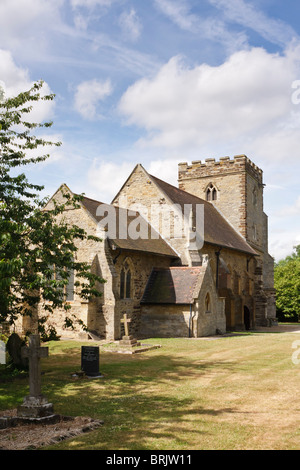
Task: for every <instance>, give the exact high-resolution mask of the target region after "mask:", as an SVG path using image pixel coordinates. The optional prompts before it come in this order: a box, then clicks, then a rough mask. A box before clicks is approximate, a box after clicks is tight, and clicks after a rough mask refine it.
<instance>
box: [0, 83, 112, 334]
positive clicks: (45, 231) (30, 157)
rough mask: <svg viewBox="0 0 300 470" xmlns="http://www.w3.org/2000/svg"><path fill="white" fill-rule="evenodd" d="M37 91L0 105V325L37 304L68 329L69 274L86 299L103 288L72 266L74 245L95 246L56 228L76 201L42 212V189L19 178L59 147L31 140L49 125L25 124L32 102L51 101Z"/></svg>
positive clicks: (79, 232) (78, 232) (85, 268)
mask: <svg viewBox="0 0 300 470" xmlns="http://www.w3.org/2000/svg"><path fill="white" fill-rule="evenodd" d="M42 87H43V82H42V81H40V82H37V83H35V84H34V85H33V87H32V88H31V89H30V90H29V91H27V92H24V93H20V94H19V95H18V96H16V97H14V98H11V99H4V100H2V101H1V102H0V322H3V321H8V322H9V323H10V324H13V323H14V322H15V320H16V319H17V318H18V316H19V315H29V316H30V315H31V314H32V311H33V309H34V308H35V307H36V306H37V304H42V305H43V307H44V309H45V310H46V311H47V312H48V314H51V313H53V311H54V309H56V308H57V307H60V308H64V309H65V312H66V320H65V323H66V326H72V324H73V320H72V318H71V316H70V315H69V308H70V307H69V305H68V303H67V302H66V298H65V295H64V290H65V286H67V284H68V279H69V275H70V272H72V271H73V270H74V271H75V272H76V279H77V281H76V282H75V289H76V292H77V293H78V294H79V295H80V296H81V297H83V298H85V299H90V298H92V297H98V296H99V295H100V293H99V290H98V289H97V283H99V282H100V283H102V282H104V281H103V279H101V278H100V277H98V276H97V275H95V274H93V273H92V272H91V266H90V265H88V264H87V263H82V262H76V261H75V256H74V255H75V253H76V251H77V248H76V241H77V240H88V239H93V240H95V241H100V240H99V239H98V238H97V237H92V236H87V234H86V232H85V231H84V230H83V229H81V228H79V227H77V226H68V225H67V224H66V223H64V222H63V220H61V221H60V222H58V217H59V216H60V215H61V214H62V213H63V212H64V210H65V208H66V205H68V206H70V204H72V205H73V207H78V203H79V201H80V196H74V197H72V196H70V195H69V194H65V201H64V203H62V204H58V203H55V204H54V207H53V208H52V209H51V210H44V208H45V205H46V203H47V201H48V199H47V198H41V196H40V194H39V193H40V192H41V191H42V190H43V189H44V188H43V186H39V185H35V184H31V183H30V182H29V181H28V179H27V177H26V176H25V174H24V173H19V171H21V170H20V167H22V166H24V165H28V164H37V163H39V162H41V161H44V160H46V159H47V158H48V157H49V155H47V154H43V152H42V151H41V150H42V149H43V147H45V146H46V145H47V146H49V145H57V146H59V145H60V143H52V142H49V141H45V140H44V139H42V138H40V137H37V136H35V135H33V131H35V133H37V132H36V131H37V130H38V129H40V128H49V127H51V125H52V122H45V123H42V124H40V123H33V122H30V120H29V119H26V118H27V116H28V117H30V112H31V111H32V109H33V105H34V104H35V103H36V102H39V101H43V100H53V99H54V95H46V96H42V93H41V91H42ZM37 150H38V153H41V154H40V155H38V156H36V153H37ZM32 151H34V152H32ZM60 218H61V217H60ZM54 271H55V273H56V275H54Z"/></svg>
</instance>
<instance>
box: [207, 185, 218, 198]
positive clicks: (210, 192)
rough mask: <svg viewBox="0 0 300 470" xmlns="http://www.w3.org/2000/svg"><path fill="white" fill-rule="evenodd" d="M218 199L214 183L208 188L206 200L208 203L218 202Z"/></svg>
mask: <svg viewBox="0 0 300 470" xmlns="http://www.w3.org/2000/svg"><path fill="white" fill-rule="evenodd" d="M217 198H218V191H217V190H216V188H215V187H214V185H213V184H212V183H210V185H209V186H208V188H207V190H206V200H207V201H216V200H217Z"/></svg>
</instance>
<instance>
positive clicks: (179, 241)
mask: <svg viewBox="0 0 300 470" xmlns="http://www.w3.org/2000/svg"><path fill="white" fill-rule="evenodd" d="M113 204H114V205H116V206H119V207H124V208H128V209H133V210H138V211H139V212H141V214H142V215H143V217H144V218H145V219H146V220H147V221H148V222H149V223H150V224H151V225H152V227H154V229H155V230H156V231H157V232H159V233H160V234H161V235H162V237H163V238H164V239H165V240H166V241H167V242H168V243H169V244H170V245H171V246H172V248H173V249H174V250H175V252H176V253H178V254H179V255H180V257H181V262H182V264H184V265H189V264H190V257H189V252H188V238H187V237H188V227H186V225H184V226H183V231H182V232H181V234H180V237H174V233H176V231H177V227H178V222H177V221H178V220H179V219H180V222H181V218H180V216H181V215H182V211H181V209H179V208H177V207H176V205H174V204H173V203H172V201H170V200H169V199H168V198H167V197H166V196H165V194H164V193H163V192H162V191H161V190H160V189H159V188H158V187H157V185H156V184H154V183H153V181H151V178H150V177H149V175H148V174H147V172H146V171H145V170H144V168H143V167H142V166H141V165H137V166H136V167H135V169H134V171H133V172H132V174H131V175H130V177H129V179H128V180H127V181H126V183H125V185H124V186H123V187H122V189H121V190H120V192H119V193H118V194H117V196H116V197H115V198H114V200H113ZM173 209H174V211H173Z"/></svg>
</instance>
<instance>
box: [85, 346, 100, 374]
mask: <svg viewBox="0 0 300 470" xmlns="http://www.w3.org/2000/svg"><path fill="white" fill-rule="evenodd" d="M81 370H82V371H83V372H84V373H85V374H86V375H87V376H88V377H102V375H101V373H100V372H99V346H81Z"/></svg>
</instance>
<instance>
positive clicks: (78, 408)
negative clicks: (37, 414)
mask: <svg viewBox="0 0 300 470" xmlns="http://www.w3.org/2000/svg"><path fill="white" fill-rule="evenodd" d="M297 340H298V341H299V343H298V344H299V345H298V348H300V335H299V334H296V333H249V334H243V335H240V336H231V337H222V338H221V337H220V338H218V339H215V338H201V339H187V338H186V339H157V338H156V339H155V340H153V339H152V340H151V339H150V340H147V341H145V343H146V342H148V343H150V344H154V343H155V344H157V343H159V344H161V346H162V347H161V348H159V349H155V350H150V351H147V352H143V353H140V354H135V355H125V354H116V353H114V352H109V351H107V350H106V348H105V347H104V346H101V347H100V371H101V373H102V374H103V375H104V377H103V378H97V379H88V378H83V379H77V380H76V379H74V378H72V377H71V374H72V373H74V372H76V371H78V370H80V346H81V345H82V344H89V345H97V343H94V342H93V343H91V342H89V343H80V342H78V341H73V342H72V341H58V342H50V343H49V344H48V345H49V352H50V356H49V358H47V359H43V360H42V369H43V371H44V375H43V378H42V388H43V393H44V394H45V396H46V397H47V398H48V400H49V401H51V402H52V403H53V404H54V410H55V412H56V413H60V414H64V415H72V416H89V417H92V418H97V419H102V420H103V421H104V425H103V426H102V427H101V428H98V429H96V430H94V431H92V432H90V433H87V434H81V435H80V436H77V437H76V438H74V439H73V438H72V439H70V440H66V441H63V442H61V443H59V444H56V445H54V446H52V447H48V449H68V450H83V449H88V450H90V449H97V450H144V449H147V450H153V451H155V450H203V449H205V450H222V449H224V450H225V449H226V450H231V449H234V450H238V449H242V450H246V449H253V450H254V449H257V450H259V449H270V450H271V449H272V450H275V449H276V450H279V449H282V450H296V449H297V450H299V449H300V432H299V423H300V396H299V384H300V381H299V373H300V364H298V365H297V364H294V363H293V361H292V354H293V352H294V351H295V350H294V349H293V348H292V345H293V343H294V341H297ZM299 358H300V354H299ZM294 362H295V361H294ZM3 367H4V366H0V414H1V411H3V410H5V409H8V408H14V407H16V405H18V404H21V403H22V401H23V397H24V396H25V395H26V394H27V393H28V379H26V378H14V379H12V380H10V381H7V380H5V379H3V377H2V380H1V371H2V372H3Z"/></svg>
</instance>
